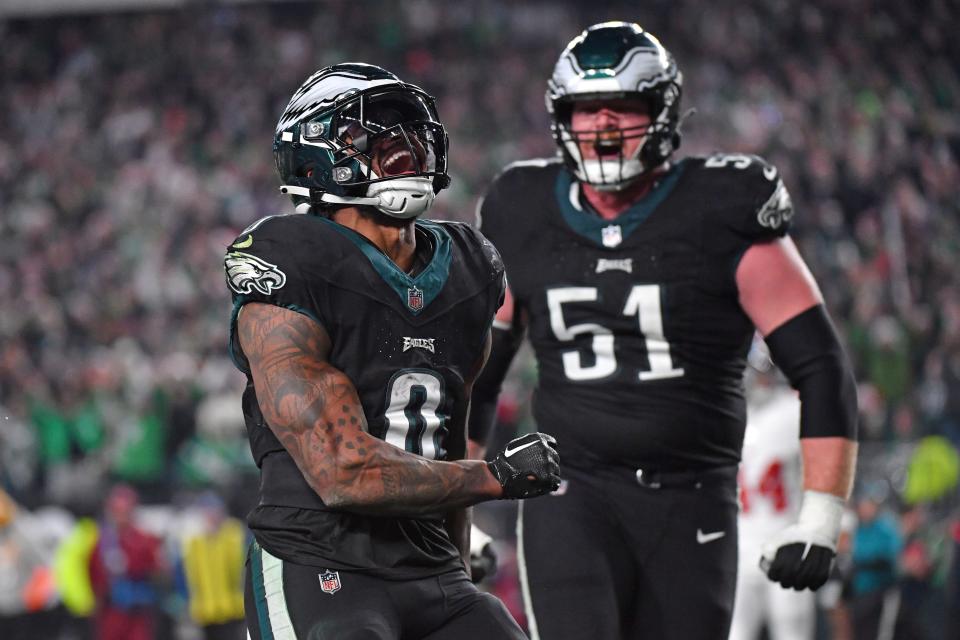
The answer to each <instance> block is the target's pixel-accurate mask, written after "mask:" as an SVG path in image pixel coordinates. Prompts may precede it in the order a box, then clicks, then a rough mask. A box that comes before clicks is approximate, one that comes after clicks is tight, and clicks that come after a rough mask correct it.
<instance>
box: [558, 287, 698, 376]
mask: <svg viewBox="0 0 960 640" xmlns="http://www.w3.org/2000/svg"><path fill="white" fill-rule="evenodd" d="M596 299H597V289H596V287H561V288H558V289H548V290H547V307H548V308H549V309H550V327H551V328H552V329H553V334H554V335H555V336H556V338H557V340H559V341H561V342H569V341H572V340H573V339H574V338H576V337H577V336H578V335H580V334H591V335H593V340H592V350H593V354H594V363H593V364H592V365H589V366H584V364H583V358H582V356H581V354H580V352H579V351H576V350H574V351H565V352H564V353H563V356H562V357H563V371H564V374H565V375H566V376H567V378H569V379H570V380H578V381H579V380H597V379H600V378H605V377H607V376H609V375H612V374H613V373H614V372H615V371H616V370H617V357H616V355H615V353H614V343H613V332H612V331H611V330H610V329H608V328H607V327H604V326H602V325H599V324H594V323H584V324H575V325H569V326H568V325H567V324H566V322H565V321H564V319H563V305H564V303H568V302H591V301H595V300H596ZM622 313H623V315H625V316H636V317H637V322H638V325H639V327H638V328H639V330H640V335H642V336H643V337H644V341H645V343H646V348H647V359H648V360H649V364H650V368H649V369H647V370H641V371H640V372H639V373H638V377H639V378H640V380H641V381H644V382H646V381H648V380H663V379H665V378H677V377H680V376H682V375H683V369H682V368H678V367H675V366H674V364H673V359H672V358H671V357H670V343H668V342H667V340H666V338H665V337H664V335H663V314H662V312H661V309H660V285H657V284H638V285H635V286H634V287H633V288H632V289H630V292H629V294H628V295H627V299H626V303H625V304H624V305H623V311H622Z"/></svg>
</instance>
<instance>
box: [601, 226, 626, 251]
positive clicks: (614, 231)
mask: <svg viewBox="0 0 960 640" xmlns="http://www.w3.org/2000/svg"><path fill="white" fill-rule="evenodd" d="M600 231H601V233H602V239H603V246H605V247H616V246H619V245H620V243H621V242H623V232H622V231H621V230H620V225H618V224H611V225H610V226H609V227H604V228H603V229H601V230H600Z"/></svg>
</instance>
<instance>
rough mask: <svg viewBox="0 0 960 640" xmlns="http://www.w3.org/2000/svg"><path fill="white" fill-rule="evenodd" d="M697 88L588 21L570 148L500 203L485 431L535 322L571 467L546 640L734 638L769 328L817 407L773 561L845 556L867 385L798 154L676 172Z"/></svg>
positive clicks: (562, 145) (530, 169)
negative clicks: (830, 299)
mask: <svg viewBox="0 0 960 640" xmlns="http://www.w3.org/2000/svg"><path fill="white" fill-rule="evenodd" d="M681 87H682V77H681V74H680V72H679V70H678V69H677V65H676V63H675V62H674V60H673V57H672V56H671V55H670V53H669V52H668V51H667V50H666V49H665V48H664V47H663V46H662V45H661V44H660V42H659V41H658V40H657V39H656V38H655V37H653V36H652V35H651V34H649V33H646V32H645V31H643V29H641V28H640V27H639V26H638V25H636V24H629V23H622V22H615V23H604V24H599V25H595V26H593V27H591V28H589V29H587V30H586V31H585V32H584V33H583V34H581V35H580V36H578V37H577V38H575V39H574V40H573V41H572V42H571V43H570V45H569V46H568V47H567V49H566V50H565V51H564V52H563V53H562V55H561V56H560V59H559V61H558V62H557V65H556V67H555V69H554V73H553V77H552V78H551V79H550V81H549V83H548V90H547V96H546V97H547V106H548V109H549V111H550V113H551V117H552V120H553V133H554V138H555V140H556V142H557V145H558V147H559V150H560V155H561V158H558V159H555V160H544V161H531V162H522V163H517V164H516V165H513V166H511V167H508V168H507V169H506V170H505V171H504V172H503V173H502V174H501V175H500V176H499V177H498V178H497V179H496V180H495V181H494V183H493V184H492V185H491V186H490V188H489V190H488V192H487V194H486V196H485V199H484V201H483V203H482V205H481V207H480V221H481V230H482V231H483V233H484V234H485V235H486V236H487V237H488V238H490V240H491V241H492V242H493V243H494V244H495V245H496V246H497V248H498V249H499V251H500V253H501V255H502V256H503V260H504V263H505V265H506V269H507V274H508V279H509V288H510V292H512V295H510V293H509V292H508V296H507V300H506V303H505V304H504V306H503V307H501V309H500V311H499V312H498V314H497V318H496V321H495V325H494V326H495V327H496V328H495V331H494V338H493V343H494V345H493V352H492V355H491V357H490V361H489V363H488V365H487V368H486V369H485V370H484V373H483V375H482V376H481V378H480V379H479V380H478V382H477V384H476V385H475V388H474V396H473V402H474V413H472V414H471V416H472V417H471V434H472V435H473V436H475V437H476V438H482V437H483V434H484V432H485V430H486V429H487V428H488V426H489V423H490V417H492V414H493V407H495V405H496V396H497V393H498V391H499V387H500V383H501V381H502V378H503V375H504V373H505V372H506V370H507V368H508V366H509V363H510V360H511V359H512V357H513V355H514V353H515V352H516V349H517V348H518V346H519V343H520V341H521V339H522V336H523V335H524V333H525V332H526V334H527V335H528V336H529V339H530V342H531V344H532V346H533V349H534V352H535V354H536V358H537V363H538V366H539V374H540V377H539V384H538V387H537V389H536V392H535V395H534V402H533V412H534V416H535V418H536V420H537V422H538V424H539V425H540V426H541V427H547V426H549V429H550V431H551V432H552V433H555V434H556V436H557V437H558V439H559V441H560V443H561V447H562V451H563V457H564V479H565V480H567V481H568V482H567V483H565V487H564V489H562V490H561V491H559V492H557V493H556V494H555V495H553V496H552V497H550V498H548V499H545V500H539V501H533V502H530V503H524V504H521V505H520V515H519V518H518V524H517V528H518V537H519V538H520V547H519V550H518V551H519V560H520V567H521V580H522V585H523V588H524V592H525V593H524V595H525V599H526V604H527V612H528V618H529V622H530V630H531V633H532V635H533V637H534V638H537V637H540V638H544V639H546V640H557V639H561V638H604V639H612V638H659V639H672V638H677V639H683V640H696V639H698V638H704V639H707V638H709V639H711V640H715V639H716V638H725V637H726V636H727V633H728V630H729V625H730V615H731V610H732V607H733V598H734V587H735V584H736V568H737V536H736V518H737V499H736V498H737V495H736V473H737V464H738V462H739V457H740V447H741V444H742V440H743V430H744V422H745V410H744V397H743V383H742V376H743V369H744V358H745V355H746V353H747V350H748V348H749V345H750V341H751V336H752V335H753V332H754V327H756V328H757V329H758V330H759V331H760V333H761V334H762V335H764V336H765V338H766V341H767V343H768V345H769V346H770V349H771V352H772V354H773V359H774V361H775V362H776V363H777V364H778V365H779V367H780V369H781V370H782V371H784V372H785V374H786V376H787V377H788V378H789V380H790V381H791V383H792V384H793V386H794V387H796V388H797V389H799V391H800V399H801V402H802V407H803V409H802V414H803V415H802V419H801V420H802V421H801V429H800V435H801V447H802V451H803V463H804V489H805V491H804V497H803V505H802V506H801V509H800V514H799V516H798V520H797V522H796V524H793V525H791V526H790V527H788V528H787V529H786V530H784V531H783V532H781V533H780V534H778V535H777V536H776V537H775V538H774V539H773V540H772V541H770V542H768V544H767V546H766V547H765V553H764V558H765V563H766V564H767V567H768V570H767V574H768V576H769V577H770V578H771V579H773V580H777V581H779V582H781V583H782V584H784V585H785V586H790V587H796V588H807V587H809V588H817V587H818V586H819V585H820V584H822V583H823V581H824V580H826V577H827V573H828V570H829V566H830V562H831V559H832V557H833V555H834V549H835V544H836V540H837V535H838V532H839V527H840V516H841V514H842V511H843V505H844V501H845V499H846V497H847V495H848V493H849V490H850V486H851V482H852V475H853V470H854V460H855V457H856V443H855V441H854V439H855V431H856V413H857V411H856V397H855V386H854V380H853V377H852V375H851V372H850V370H849V365H848V363H847V360H846V358H845V356H844V354H843V351H842V349H841V347H840V344H839V342H838V340H837V335H836V332H835V330H834V328H833V326H832V324H831V323H830V320H829V319H828V317H827V313H826V311H825V309H824V307H823V300H822V298H821V295H820V292H819V290H818V289H817V286H816V284H815V283H814V281H813V278H812V277H811V275H810V273H809V271H808V270H807V268H806V266H805V265H804V263H803V261H802V259H801V258H800V256H799V254H798V252H797V249H796V247H795V246H794V244H793V242H792V241H791V240H790V239H789V238H788V237H787V235H786V234H787V231H788V229H789V226H790V219H791V217H792V215H793V209H792V206H791V203H790V196H789V194H788V193H787V190H786V188H785V187H784V185H783V183H782V182H781V180H780V177H779V175H778V173H777V170H776V168H774V167H773V166H771V165H769V164H767V163H766V162H764V161H763V160H761V159H760V158H757V157H753V156H744V155H737V154H734V155H715V156H712V157H709V158H696V157H691V158H685V159H682V160H679V161H676V162H671V160H670V158H671V155H672V153H673V152H674V150H675V149H676V148H677V146H678V145H679V143H680V134H679V131H678V129H679V125H680V120H681V117H680V93H681ZM481 417H483V418H486V420H481V419H480V418H481ZM474 418H476V419H474Z"/></svg>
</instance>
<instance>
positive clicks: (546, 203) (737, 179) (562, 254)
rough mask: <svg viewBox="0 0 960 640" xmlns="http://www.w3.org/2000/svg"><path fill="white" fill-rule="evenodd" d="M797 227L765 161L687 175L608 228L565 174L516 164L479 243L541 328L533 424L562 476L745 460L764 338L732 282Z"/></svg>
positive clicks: (732, 160) (695, 165)
mask: <svg viewBox="0 0 960 640" xmlns="http://www.w3.org/2000/svg"><path fill="white" fill-rule="evenodd" d="M791 216H792V208H791V204H790V197H789V195H788V193H787V191H786V190H785V188H784V186H783V183H782V181H781V180H780V178H779V176H778V175H777V171H776V169H775V168H774V167H772V166H770V165H769V164H767V163H765V162H764V161H763V160H761V159H760V158H757V157H754V156H745V155H716V156H712V157H709V158H694V157H691V158H686V159H683V160H680V161H679V162H677V163H676V164H674V165H672V167H671V168H670V170H669V171H668V172H667V173H666V174H665V175H663V177H662V178H661V179H660V180H659V182H658V183H657V184H656V185H655V187H654V188H653V189H652V190H651V191H650V192H649V193H648V194H647V195H646V196H645V197H644V198H642V199H641V200H639V201H638V202H637V203H636V204H635V205H634V206H633V207H632V208H630V209H629V210H627V211H625V212H624V213H622V214H621V215H620V216H619V217H618V218H616V219H615V220H612V221H607V220H603V219H602V218H601V217H600V216H598V215H597V214H596V213H594V212H593V211H592V210H591V209H590V207H589V205H588V204H586V202H585V199H584V198H582V197H581V194H580V185H579V183H578V182H577V181H576V180H574V179H573V178H572V176H571V174H570V173H569V172H568V171H567V170H566V169H565V167H564V165H563V164H562V163H561V162H559V161H547V160H544V161H530V162H522V163H517V164H515V165H512V166H510V167H508V168H507V169H506V170H505V171H504V172H503V173H502V174H501V175H500V176H499V177H498V178H497V179H496V180H495V182H494V183H493V184H492V186H491V187H490V189H489V190H488V193H487V195H486V196H485V198H484V201H483V203H482V205H481V208H480V225H481V226H480V228H481V230H482V231H483V233H484V235H485V236H486V237H488V238H489V239H490V241H491V242H493V243H494V245H496V247H497V249H498V250H499V251H500V254H501V256H502V258H503V261H504V264H505V265H506V269H507V279H508V281H509V286H510V289H511V291H512V292H513V295H514V297H515V298H516V301H517V304H518V305H519V308H520V309H523V310H525V311H526V313H527V314H528V316H529V325H528V337H529V339H530V342H531V344H532V346H533V348H534V351H535V353H536V356H537V363H538V367H539V383H538V386H537V389H536V391H535V394H534V401H533V411H534V417H535V418H536V420H537V423H538V426H539V429H540V430H541V431H544V432H547V433H550V434H552V435H554V436H555V437H556V438H557V441H558V450H559V452H560V455H561V459H562V461H563V464H564V466H567V465H573V466H578V467H581V468H590V465H594V464H624V465H630V466H633V467H639V468H643V467H648V468H658V469H681V468H682V469H689V468H703V467H709V466H717V465H725V464H735V463H736V462H737V461H738V460H739V455H740V448H741V444H742V441H743V430H744V425H745V415H746V409H745V403H744V395H743V383H742V376H743V369H744V366H745V357H746V353H747V351H748V349H749V345H750V342H751V338H752V334H753V325H752V323H751V322H750V320H749V319H748V318H747V316H746V315H745V314H744V312H743V311H742V309H741V308H740V305H739V303H738V298H737V287H736V282H735V272H736V268H737V264H738V263H739V260H740V258H741V256H742V255H743V253H744V251H746V249H747V248H748V247H749V246H750V245H751V244H753V243H755V242H758V241H763V240H768V239H772V238H776V237H779V236H783V235H784V234H785V233H786V232H787V229H788V227H789V224H790V218H791Z"/></svg>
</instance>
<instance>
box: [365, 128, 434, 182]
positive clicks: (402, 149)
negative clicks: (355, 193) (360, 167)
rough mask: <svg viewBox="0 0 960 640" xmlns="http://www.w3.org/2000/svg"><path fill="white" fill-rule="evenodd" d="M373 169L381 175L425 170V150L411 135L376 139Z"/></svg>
mask: <svg viewBox="0 0 960 640" xmlns="http://www.w3.org/2000/svg"><path fill="white" fill-rule="evenodd" d="M372 156H373V170H374V172H375V173H376V174H377V175H378V176H381V177H387V176H404V175H416V174H418V173H422V172H423V171H424V170H425V165H426V157H427V153H426V150H425V149H424V148H423V146H422V144H421V143H420V141H419V140H418V139H417V138H416V137H415V136H413V135H408V136H406V137H405V136H396V137H391V138H390V139H387V140H383V141H382V142H381V141H377V142H376V143H374V146H373V154H372Z"/></svg>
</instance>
